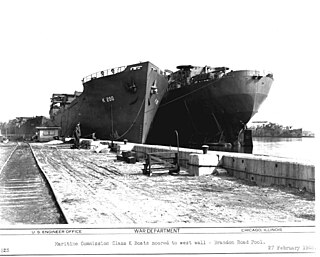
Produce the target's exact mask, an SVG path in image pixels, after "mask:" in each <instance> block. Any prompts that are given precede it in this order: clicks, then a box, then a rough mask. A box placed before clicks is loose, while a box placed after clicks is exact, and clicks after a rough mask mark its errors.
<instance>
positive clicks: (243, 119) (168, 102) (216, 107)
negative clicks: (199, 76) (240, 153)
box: [148, 71, 273, 147]
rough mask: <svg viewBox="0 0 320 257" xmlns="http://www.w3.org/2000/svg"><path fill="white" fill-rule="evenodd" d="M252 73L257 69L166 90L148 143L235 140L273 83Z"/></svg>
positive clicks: (190, 143) (225, 141) (187, 144)
mask: <svg viewBox="0 0 320 257" xmlns="http://www.w3.org/2000/svg"><path fill="white" fill-rule="evenodd" d="M255 75H256V71H235V72H230V73H228V74H226V75H225V76H223V77H222V78H220V79H217V80H209V81H203V82H198V83H193V84H191V85H188V86H184V87H181V88H178V89H174V90H171V91H168V92H167V93H166V95H165V96H164V97H163V99H162V102H161V105H160V108H159V110H158V112H157V115H156V117H155V122H154V125H153V127H152V129H151V131H150V133H149V137H148V143H152V144H159V143H161V144H165V145H177V144H178V143H179V144H180V146H185V147H190V146H201V145H202V144H206V143H207V144H211V143H221V142H223V143H231V144H235V143H237V140H238V136H239V133H240V131H242V129H244V127H245V125H246V124H247V123H248V122H249V120H250V119H251V117H252V116H253V115H254V114H255V113H257V112H258V109H259V107H260V105H261V104H262V102H263V101H264V100H265V99H266V97H267V95H268V93H269V90H270V87H271V84H272V82H273V78H271V77H268V76H260V77H258V76H255ZM257 77H258V79H257ZM175 131H177V132H178V138H177V137H176V134H177V133H175Z"/></svg>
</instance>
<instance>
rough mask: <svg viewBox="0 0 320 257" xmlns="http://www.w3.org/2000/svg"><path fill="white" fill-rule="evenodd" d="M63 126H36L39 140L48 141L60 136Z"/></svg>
mask: <svg viewBox="0 0 320 257" xmlns="http://www.w3.org/2000/svg"><path fill="white" fill-rule="evenodd" d="M60 129H61V127H36V130H37V132H36V133H37V141H39V142H48V141H51V140H54V139H55V138H56V137H59V131H60Z"/></svg>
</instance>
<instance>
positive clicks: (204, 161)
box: [31, 142, 315, 224]
mask: <svg viewBox="0 0 320 257" xmlns="http://www.w3.org/2000/svg"><path fill="white" fill-rule="evenodd" d="M99 144H100V143H97V142H95V143H93V147H92V148H91V149H80V150H78V149H66V148H65V149H64V148H63V147H61V146H54V145H47V144H37V143H35V144H31V146H32V149H33V153H34V155H35V157H36V159H37V162H38V165H39V166H40V167H41V169H42V170H43V171H44V173H45V174H46V176H47V178H48V180H49V181H50V184H51V186H52V188H53V190H54V192H55V195H56V198H57V199H58V201H59V203H60V206H61V208H62V209H63V210H64V214H65V216H66V217H67V219H68V222H69V223H71V224H72V223H74V224H146V223H159V224H161V223H176V224H179V223H181V224H182V223H197V222H198V223H225V222H231V223H242V222H246V223H257V222H258V223H261V222H262V223H264V222H266V223H270V222H310V223H311V224H313V223H314V221H315V195H314V193H312V190H314V180H313V178H314V177H312V175H313V176H314V167H311V168H310V169H311V172H310V173H308V174H311V175H310V176H309V175H308V176H309V177H307V180H308V181H306V183H310V185H309V184H308V185H307V184H305V185H303V187H302V188H300V187H297V188H294V187H293V186H291V187H289V186H288V185H283V184H281V183H279V184H277V183H274V182H273V181H272V180H271V179H270V180H266V179H264V180H263V179H260V180H261V183H260V180H259V177H258V176H259V174H258V172H260V173H261V174H263V175H260V177H262V178H265V177H266V176H265V175H266V174H267V173H266V172H265V170H264V169H265V167H269V166H268V165H269V164H264V165H263V166H260V167H259V166H256V165H251V164H249V162H250V160H249V159H248V158H247V159H245V160H244V162H242V159H241V158H244V156H242V155H241V154H240V155H238V154H234V153H230V155H228V154H224V153H222V152H218V153H217V152H212V151H209V152H208V154H207V155H206V157H203V156H204V155H203V153H202V151H201V150H193V149H182V148H180V149H179V156H180V165H181V167H182V172H181V173H180V174H177V175H168V174H167V173H166V174H159V175H154V176H151V177H148V176H145V175H143V169H144V157H143V156H145V154H146V153H148V152H154V151H162V152H163V151H166V150H168V151H176V148H174V147H172V148H170V147H168V148H167V149H166V147H164V146H147V145H136V144H130V143H127V144H124V143H122V142H119V143H118V144H119V145H120V151H135V152H136V154H137V157H138V159H140V161H138V162H136V163H135V164H131V163H126V162H124V161H119V160H117V154H116V153H113V152H110V151H109V150H107V149H104V151H100V152H97V151H95V149H97V147H99ZM245 156H247V157H248V155H245ZM249 156H250V155H249ZM250 157H252V156H250ZM230 158H231V159H230ZM232 158H233V159H235V160H238V159H239V160H240V161H239V165H240V166H239V167H238V166H235V164H233V165H234V166H231V167H232V169H230V167H229V166H228V167H225V168H227V171H228V173H225V172H221V171H226V169H225V168H224V167H223V165H225V166H227V165H231V163H229V162H230V160H231V161H232V160H233V159H232ZM254 159H255V158H254ZM264 161H267V160H264ZM270 161H271V160H270ZM273 161H274V160H273ZM232 162H233V161H232ZM252 162H253V161H252ZM235 163H238V161H235ZM244 163H245V164H244ZM277 163H278V165H279V166H278V167H280V166H281V165H282V163H281V164H280V163H279V162H278V160H277ZM241 165H242V166H241ZM290 165H291V164H290ZM188 167H189V169H188ZM190 167H191V168H190ZM251 167H254V173H255V174H253V172H252V171H251ZM281 167H282V166H281ZM228 168H229V170H228ZM241 169H242V170H241ZM281 169H284V168H281ZM312 169H313V173H312ZM238 170H240V172H239V174H237V173H236V172H235V171H238ZM306 170H309V168H307V169H306ZM244 172H247V173H248V174H250V175H246V176H243V175H242V174H244ZM212 173H214V174H216V175H213V174H212ZM289 173H290V172H288V174H289ZM272 174H273V175H274V173H272ZM286 174H287V173H286ZM241 176H242V179H239V178H238V177H241ZM252 176H254V179H252ZM278 181H281V180H279V179H278ZM287 181H289V180H287ZM269 182H270V184H271V185H269ZM312 183H313V184H312ZM291 185H297V184H294V183H292V184H291ZM309 191H310V192H309Z"/></svg>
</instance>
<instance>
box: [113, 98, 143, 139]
mask: <svg viewBox="0 0 320 257" xmlns="http://www.w3.org/2000/svg"><path fill="white" fill-rule="evenodd" d="M144 103H145V99H143V101H142V103H141V106H140V109H139V111H138V113H137V115H136V117H135V119H134V121H133V122H132V123H131V125H130V126H129V128H128V129H127V130H126V131H125V132H124V133H123V134H122V135H121V136H118V137H117V138H115V140H118V139H120V138H122V137H123V136H125V135H126V134H127V133H128V132H129V131H130V129H131V128H132V127H133V125H134V124H135V123H136V121H137V119H138V117H139V115H140V112H141V110H142V107H143V106H144Z"/></svg>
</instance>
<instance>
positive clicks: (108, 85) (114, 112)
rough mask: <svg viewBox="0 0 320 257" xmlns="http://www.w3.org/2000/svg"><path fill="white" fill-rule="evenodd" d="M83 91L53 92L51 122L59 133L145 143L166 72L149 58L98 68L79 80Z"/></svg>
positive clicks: (159, 98)
mask: <svg viewBox="0 0 320 257" xmlns="http://www.w3.org/2000/svg"><path fill="white" fill-rule="evenodd" d="M82 83H83V92H75V93H74V94H53V96H52V99H51V107H50V119H51V125H54V126H60V127H61V136H65V137H67V136H72V134H73V131H74V129H75V127H76V125H77V124H78V123H80V127H81V136H82V137H90V135H93V134H94V135H95V137H96V138H99V139H109V140H124V139H127V140H128V141H130V142H135V143H145V142H146V138H147V135H148V132H149V129H150V126H151V123H152V121H153V118H154V115H155V114H156V111H157V109H158V107H159V105H160V102H161V99H162V97H163V95H164V93H165V92H166V90H167V87H168V80H167V76H166V74H165V73H164V72H163V71H161V70H160V69H159V68H158V67H156V66H155V65H153V64H152V63H150V62H143V63H138V64H133V65H128V66H123V67H118V68H113V69H108V70H104V71H99V72H96V73H94V74H91V75H89V76H87V77H85V78H84V79H83V80H82Z"/></svg>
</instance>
